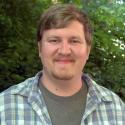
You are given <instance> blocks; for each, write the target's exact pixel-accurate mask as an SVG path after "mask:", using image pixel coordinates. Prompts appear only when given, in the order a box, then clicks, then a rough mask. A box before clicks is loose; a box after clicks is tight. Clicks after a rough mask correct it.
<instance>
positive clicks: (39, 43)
mask: <svg viewBox="0 0 125 125" xmlns="http://www.w3.org/2000/svg"><path fill="white" fill-rule="evenodd" d="M38 52H39V57H41V54H40V53H41V42H40V41H38Z"/></svg>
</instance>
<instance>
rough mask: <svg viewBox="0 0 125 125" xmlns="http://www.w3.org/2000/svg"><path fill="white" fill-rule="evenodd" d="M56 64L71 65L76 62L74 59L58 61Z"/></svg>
mask: <svg viewBox="0 0 125 125" xmlns="http://www.w3.org/2000/svg"><path fill="white" fill-rule="evenodd" d="M55 62H57V63H59V64H70V63H73V62H74V60H73V59H56V60H55Z"/></svg>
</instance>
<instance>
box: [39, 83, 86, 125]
mask: <svg viewBox="0 0 125 125" xmlns="http://www.w3.org/2000/svg"><path fill="white" fill-rule="evenodd" d="M83 86H84V87H83ZM83 86H82V88H81V89H80V90H79V91H78V92H77V93H76V94H74V95H72V96H68V97H62V96H57V95H54V94H53V93H51V92H50V91H48V90H47V89H46V88H45V87H44V86H43V85H42V84H40V89H41V91H42V94H43V97H44V100H45V103H46V105H47V109H48V112H49V115H50V118H51V121H52V124H53V125H80V124H81V120H82V116H83V113H84V110H85V105H86V97H87V86H86V84H85V85H83Z"/></svg>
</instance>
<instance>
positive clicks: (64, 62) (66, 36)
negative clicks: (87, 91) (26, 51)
mask: <svg viewBox="0 0 125 125" xmlns="http://www.w3.org/2000/svg"><path fill="white" fill-rule="evenodd" d="M38 48H39V57H40V59H41V61H42V64H43V76H42V77H43V79H44V81H45V82H46V86H47V82H48V83H51V85H52V84H53V85H54V84H55V83H61V81H63V83H64V84H63V86H65V84H67V82H66V81H68V82H69V83H70V84H76V82H79V83H80V84H81V75H82V70H83V68H84V66H85V64H86V61H87V59H88V57H89V53H90V46H89V45H87V43H86V40H85V35H84V30H83V25H82V24H81V23H79V22H78V21H72V22H71V23H70V24H69V25H67V26H66V27H64V28H58V29H49V30H45V31H44V32H43V38H42V39H41V41H39V42H38ZM64 81H65V82H64ZM75 86H76V85H74V87H75ZM48 87H49V86H48Z"/></svg>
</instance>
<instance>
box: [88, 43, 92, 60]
mask: <svg viewBox="0 0 125 125" xmlns="http://www.w3.org/2000/svg"><path fill="white" fill-rule="evenodd" d="M90 51H91V45H88V46H87V54H88V55H87V60H88V59H89V54H90Z"/></svg>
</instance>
